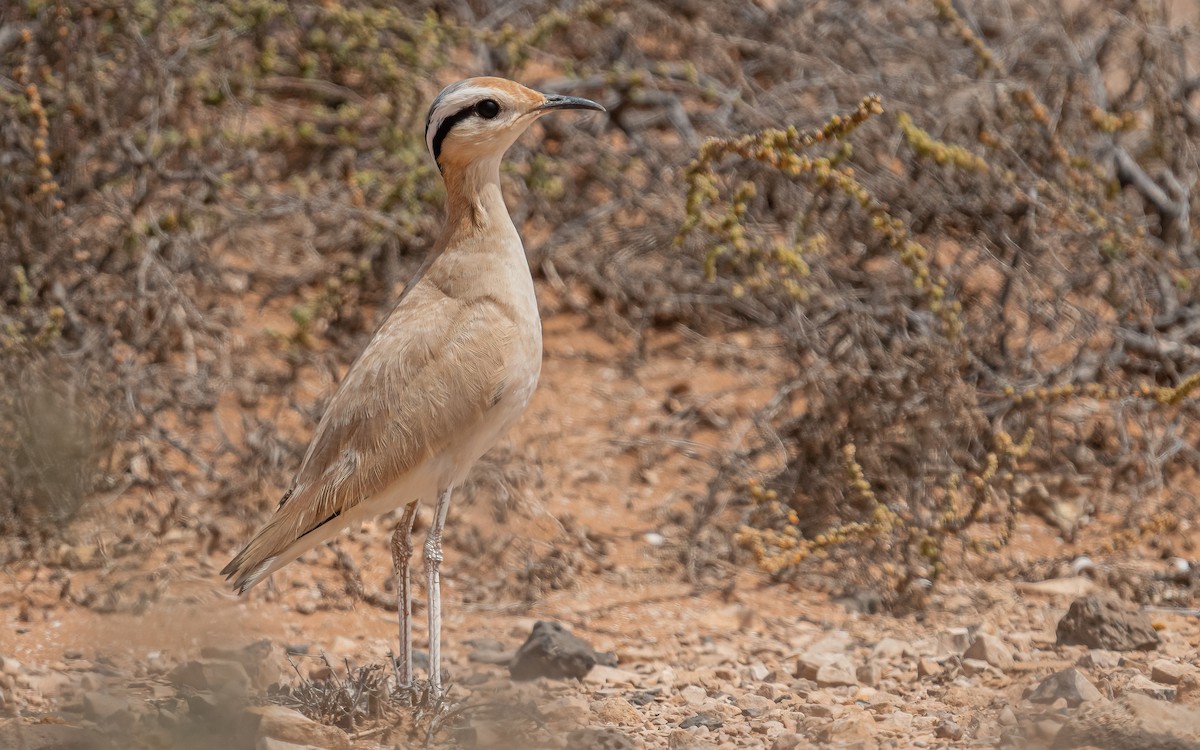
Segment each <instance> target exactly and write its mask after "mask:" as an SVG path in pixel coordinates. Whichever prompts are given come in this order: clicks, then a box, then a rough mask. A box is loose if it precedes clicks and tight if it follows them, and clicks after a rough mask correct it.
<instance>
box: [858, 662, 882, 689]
mask: <svg viewBox="0 0 1200 750" xmlns="http://www.w3.org/2000/svg"><path fill="white" fill-rule="evenodd" d="M854 676H855V677H856V678H858V681H859V682H860V683H861V684H863V685H870V686H871V687H879V681H880V680H882V679H883V669H882V668H881V667H880V666H879V665H878V664H876V663H874V662H872V663H870V664H863V665H861V666H859V667H858V669H856V670H854Z"/></svg>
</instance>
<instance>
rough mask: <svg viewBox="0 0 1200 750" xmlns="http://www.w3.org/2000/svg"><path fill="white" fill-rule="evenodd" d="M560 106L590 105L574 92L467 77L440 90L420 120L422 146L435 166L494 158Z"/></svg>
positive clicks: (591, 104) (598, 108)
mask: <svg viewBox="0 0 1200 750" xmlns="http://www.w3.org/2000/svg"><path fill="white" fill-rule="evenodd" d="M560 109H593V110H596V111H598V112H603V111H604V107H601V106H600V105H599V104H597V103H596V102H593V101H591V100H589V99H581V98H579V97H576V96H559V95H557V94H541V93H538V92H537V91H534V90H533V89H528V88H525V87H524V86H522V85H521V84H519V83H514V82H513V81H509V80H505V79H503V78H468V79H466V80H464V81H459V82H458V83H453V84H451V85H449V86H447V87H446V88H445V89H443V90H442V93H440V94H438V96H437V98H436V99H434V100H433V105H432V106H430V108H429V117H428V118H427V119H426V120H425V144H426V145H427V146H428V147H429V153H430V155H432V156H433V160H434V161H435V162H437V165H438V169H440V170H442V172H445V171H446V169H447V168H454V167H466V166H468V165H470V164H473V163H476V162H484V161H490V160H495V161H497V162H498V161H499V159H500V157H501V156H503V155H504V152H505V151H507V150H508V147H509V146H511V145H513V143H515V142H516V140H517V138H518V137H519V136H520V135H521V133H524V132H525V129H526V128H528V127H529V126H530V125H531V124H533V121H534V120H536V119H538V118H539V117H541V116H542V115H544V114H547V113H549V112H554V111H556V110H560Z"/></svg>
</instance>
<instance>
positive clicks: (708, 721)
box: [679, 714, 725, 730]
mask: <svg viewBox="0 0 1200 750" xmlns="http://www.w3.org/2000/svg"><path fill="white" fill-rule="evenodd" d="M724 724H725V722H724V721H723V720H721V718H720V717H718V716H713V715H712V714H693V715H692V716H689V717H687V718H686V719H684V720H683V721H681V722H679V728H680V729H691V728H693V727H707V728H708V729H710V730H717V729H720V728H721V727H722V726H724Z"/></svg>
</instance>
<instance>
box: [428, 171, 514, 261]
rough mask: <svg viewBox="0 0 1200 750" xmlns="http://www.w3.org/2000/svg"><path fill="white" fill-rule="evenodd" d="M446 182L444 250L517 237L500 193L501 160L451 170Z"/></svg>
mask: <svg viewBox="0 0 1200 750" xmlns="http://www.w3.org/2000/svg"><path fill="white" fill-rule="evenodd" d="M443 179H444V180H445V182H446V227H445V230H444V231H443V233H442V239H443V246H442V249H445V248H446V247H453V246H454V245H456V244H460V243H462V242H465V241H467V240H469V239H471V238H473V237H478V236H480V235H485V234H486V235H488V236H491V237H493V238H497V239H498V238H501V237H506V236H508V235H511V236H513V237H515V236H516V233H517V230H516V228H515V227H514V226H513V223H512V218H511V217H510V216H509V215H508V207H507V206H506V205H504V195H503V193H502V192H501V190H500V157H499V156H497V157H496V158H495V159H484V160H480V161H475V162H472V163H470V164H468V165H466V166H463V167H461V168H458V167H455V168H449V169H447V170H446V172H445V173H444V174H443Z"/></svg>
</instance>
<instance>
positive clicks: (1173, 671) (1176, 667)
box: [1150, 659, 1196, 685]
mask: <svg viewBox="0 0 1200 750" xmlns="http://www.w3.org/2000/svg"><path fill="white" fill-rule="evenodd" d="M1194 671H1196V670H1195V668H1194V667H1192V666H1191V665H1190V664H1181V663H1179V662H1176V661H1170V660H1168V659H1156V660H1155V661H1153V662H1152V663H1151V664H1150V679H1152V680H1154V681H1155V682H1161V683H1163V684H1164V685H1178V684H1179V683H1181V682H1183V678H1184V677H1186V676H1187V675H1188V674H1189V673H1191V672H1194Z"/></svg>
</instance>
